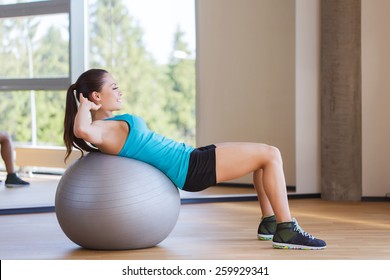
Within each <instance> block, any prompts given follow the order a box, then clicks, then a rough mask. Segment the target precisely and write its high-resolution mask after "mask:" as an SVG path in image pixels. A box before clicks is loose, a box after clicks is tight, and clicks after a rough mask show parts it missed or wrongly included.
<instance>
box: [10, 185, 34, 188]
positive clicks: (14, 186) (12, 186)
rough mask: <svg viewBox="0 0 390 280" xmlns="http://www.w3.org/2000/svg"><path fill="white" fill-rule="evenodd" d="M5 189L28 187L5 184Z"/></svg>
mask: <svg viewBox="0 0 390 280" xmlns="http://www.w3.org/2000/svg"><path fill="white" fill-rule="evenodd" d="M5 186H6V187H7V188H23V187H28V186H29V185H20V184H19V185H16V184H5Z"/></svg>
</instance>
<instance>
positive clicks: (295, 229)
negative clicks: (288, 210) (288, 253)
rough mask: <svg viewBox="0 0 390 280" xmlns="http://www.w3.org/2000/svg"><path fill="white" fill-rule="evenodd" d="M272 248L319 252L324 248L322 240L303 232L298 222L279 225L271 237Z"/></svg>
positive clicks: (293, 221) (324, 244)
mask: <svg viewBox="0 0 390 280" xmlns="http://www.w3.org/2000/svg"><path fill="white" fill-rule="evenodd" d="M273 247H274V248H277V249H302V250H321V249H325V248H326V243H325V241H323V240H320V239H317V238H315V237H313V236H311V235H310V234H308V233H307V232H305V231H304V230H303V229H302V228H301V227H300V226H299V225H298V222H297V221H296V220H295V219H293V220H292V222H286V223H279V224H278V225H277V227H276V232H275V234H274V237H273Z"/></svg>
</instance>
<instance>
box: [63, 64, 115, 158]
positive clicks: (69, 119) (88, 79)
mask: <svg viewBox="0 0 390 280" xmlns="http://www.w3.org/2000/svg"><path fill="white" fill-rule="evenodd" d="M107 73H108V72H107V71H106V70H102V69H91V70H88V71H86V72H84V73H83V74H81V76H80V77H79V78H78V79H77V81H76V83H75V84H72V85H71V86H70V87H69V88H68V91H67V93H66V106H65V118H64V143H65V147H66V154H65V162H66V160H67V159H68V157H69V156H70V154H71V153H72V147H74V148H76V149H78V150H79V151H80V152H81V156H84V151H86V152H97V151H99V150H98V149H96V148H94V147H92V146H91V145H89V144H88V143H87V142H85V141H84V140H83V139H81V138H77V137H76V136H75V135H74V131H73V127H74V120H75V117H76V114H77V110H78V100H77V99H76V98H79V94H80V93H81V92H82V93H83V96H84V97H85V98H88V96H89V95H90V93H92V92H94V91H100V90H101V88H102V86H103V78H104V75H105V74H107Z"/></svg>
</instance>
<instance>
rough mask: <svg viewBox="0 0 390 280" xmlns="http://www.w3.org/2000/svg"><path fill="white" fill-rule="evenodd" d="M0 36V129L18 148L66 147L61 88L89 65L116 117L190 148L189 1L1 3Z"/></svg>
mask: <svg viewBox="0 0 390 280" xmlns="http://www.w3.org/2000/svg"><path fill="white" fill-rule="evenodd" d="M87 27H88V28H87ZM0 37H1V47H0V64H1V65H2V67H1V68H0V100H1V103H0V114H1V118H0V130H6V131H8V133H10V134H11V136H12V138H13V140H14V141H15V142H16V143H17V144H26V145H58V146H62V145H63V141H62V129H63V118H64V116H63V114H64V106H65V93H66V89H67V88H68V86H69V85H70V83H71V82H75V79H76V78H77V77H78V75H79V74H81V72H83V71H84V70H86V68H92V67H99V68H105V69H107V70H108V71H110V72H111V73H112V74H113V75H114V77H115V78H116V79H117V81H118V83H119V85H120V87H121V89H122V92H123V93H124V97H123V98H122V99H123V101H124V109H123V112H129V113H133V114H137V115H141V116H142V117H143V118H145V120H146V121H147V122H148V124H149V125H150V127H151V128H152V129H155V130H157V131H158V132H160V133H162V134H164V135H166V136H168V137H170V138H173V139H175V140H178V141H185V142H187V143H190V144H195V3H194V0H163V1H162V0H142V1H140V0H84V1H83V0H52V1H31V0H30V1H27V0H26V1H18V0H0Z"/></svg>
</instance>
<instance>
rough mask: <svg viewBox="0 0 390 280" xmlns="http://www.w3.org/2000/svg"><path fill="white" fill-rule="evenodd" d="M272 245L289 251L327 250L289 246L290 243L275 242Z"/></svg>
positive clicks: (295, 245)
mask: <svg viewBox="0 0 390 280" xmlns="http://www.w3.org/2000/svg"><path fill="white" fill-rule="evenodd" d="M272 245H273V247H274V248H275V249H287V250H323V249H325V248H326V246H322V247H313V246H305V245H298V244H288V243H277V242H273V244H272Z"/></svg>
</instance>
